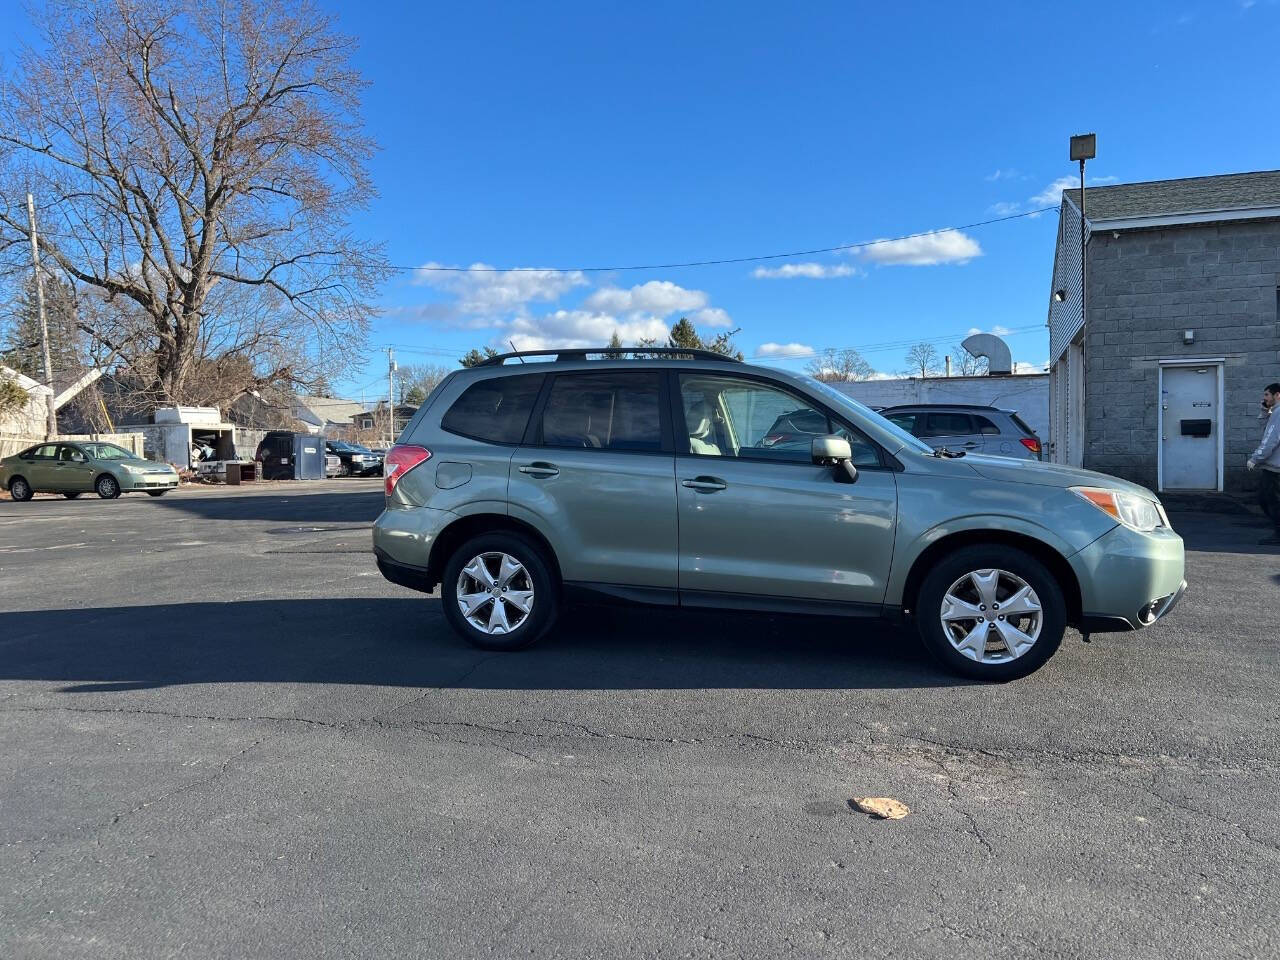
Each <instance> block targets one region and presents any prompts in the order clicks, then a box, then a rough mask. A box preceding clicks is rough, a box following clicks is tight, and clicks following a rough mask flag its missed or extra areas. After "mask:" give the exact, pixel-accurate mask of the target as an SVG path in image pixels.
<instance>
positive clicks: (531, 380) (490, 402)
mask: <svg viewBox="0 0 1280 960" xmlns="http://www.w3.org/2000/svg"><path fill="white" fill-rule="evenodd" d="M541 389H542V374H540V373H535V374H523V375H521V376H515V377H498V378H496V379H493V380H481V381H480V382H479V383H473V384H472V385H471V386H469V387H467V389H465V390H463V391H462V396H460V397H458V399H457V400H455V401H454V402H453V406H452V407H450V408H449V411H448V413H446V414H445V415H444V419H442V420H441V421H440V428H441V429H442V430H448V431H449V432H450V433H456V434H459V435H461V436H464V437H470V438H471V439H473V440H484V441H487V442H489V443H519V442H520V441H521V440H522V439H523V438H524V430H525V427H527V426H528V425H529V414H531V413H532V412H533V404H534V401H536V400H537V399H538V391H539V390H541Z"/></svg>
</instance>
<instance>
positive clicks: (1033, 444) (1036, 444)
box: [1019, 437, 1040, 457]
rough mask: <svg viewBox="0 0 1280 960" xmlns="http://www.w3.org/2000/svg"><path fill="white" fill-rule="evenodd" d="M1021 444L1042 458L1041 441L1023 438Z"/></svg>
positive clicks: (1033, 438)
mask: <svg viewBox="0 0 1280 960" xmlns="http://www.w3.org/2000/svg"><path fill="white" fill-rule="evenodd" d="M1019 442H1020V443H1021V444H1022V445H1023V446H1024V447H1026V448H1027V449H1028V450H1030V451H1031V452H1032V453H1034V454H1035V455H1036V456H1037V457H1038V456H1040V441H1039V440H1037V439H1036V438H1035V437H1021V438H1020V439H1019Z"/></svg>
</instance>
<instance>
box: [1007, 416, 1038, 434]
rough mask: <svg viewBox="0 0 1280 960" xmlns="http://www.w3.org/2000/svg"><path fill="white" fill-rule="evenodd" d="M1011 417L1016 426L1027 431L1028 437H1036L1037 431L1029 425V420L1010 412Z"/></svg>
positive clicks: (1024, 431)
mask: <svg viewBox="0 0 1280 960" xmlns="http://www.w3.org/2000/svg"><path fill="white" fill-rule="evenodd" d="M1009 419H1010V420H1012V421H1013V423H1014V426H1016V427H1017V428H1018V429H1019V430H1021V431H1022V432H1023V433H1025V434H1026V435H1027V436H1028V437H1034V436H1035V435H1036V432H1035V431H1034V430H1032V429H1031V428H1030V427H1029V426H1027V421H1025V420H1023V419H1022V418H1021V417H1020V416H1018V415H1017V414H1016V413H1011V414H1009Z"/></svg>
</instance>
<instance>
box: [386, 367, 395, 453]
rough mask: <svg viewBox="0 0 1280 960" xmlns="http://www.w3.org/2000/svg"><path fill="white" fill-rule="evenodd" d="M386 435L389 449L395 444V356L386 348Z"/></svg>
mask: <svg viewBox="0 0 1280 960" xmlns="http://www.w3.org/2000/svg"><path fill="white" fill-rule="evenodd" d="M387 435H388V436H389V438H390V441H389V442H388V443H387V446H388V447H390V446H392V445H393V444H394V443H395V442H396V354H395V351H394V350H392V349H391V348H390V347H387Z"/></svg>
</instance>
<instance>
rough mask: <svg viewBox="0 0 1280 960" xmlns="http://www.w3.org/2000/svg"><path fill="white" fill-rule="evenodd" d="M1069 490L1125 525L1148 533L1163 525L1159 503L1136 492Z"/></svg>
mask: <svg viewBox="0 0 1280 960" xmlns="http://www.w3.org/2000/svg"><path fill="white" fill-rule="evenodd" d="M1071 492H1072V493H1074V494H1075V495H1076V496H1077V497H1079V498H1080V499H1081V500H1085V501H1087V502H1088V503H1091V504H1093V505H1094V506H1095V507H1097V508H1098V509H1099V510H1101V511H1102V512H1103V513H1105V514H1106V515H1107V516H1109V517H1111V519H1113V520H1118V521H1119V522H1120V523H1123V524H1124V525H1125V526H1126V527H1132V528H1133V529H1134V530H1140V531H1142V532H1143V533H1148V532H1150V531H1152V530H1154V529H1156V527H1162V526H1164V525H1165V523H1164V518H1163V516H1162V514H1161V511H1160V505H1159V504H1158V503H1156V502H1155V501H1153V500H1148V499H1147V498H1146V497H1140V496H1138V495H1137V494H1136V493H1124V492H1122V491H1120V490H1107V489H1104V488H1102V487H1072V488H1071Z"/></svg>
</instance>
